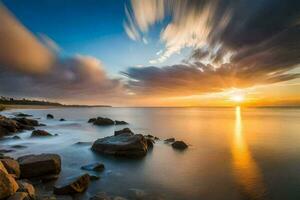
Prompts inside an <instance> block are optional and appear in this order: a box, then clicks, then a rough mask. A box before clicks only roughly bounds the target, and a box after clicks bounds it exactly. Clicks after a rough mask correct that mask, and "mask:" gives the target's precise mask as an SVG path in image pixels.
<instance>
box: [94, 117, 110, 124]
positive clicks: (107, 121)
mask: <svg viewBox="0 0 300 200" xmlns="http://www.w3.org/2000/svg"><path fill="white" fill-rule="evenodd" d="M93 124H94V125H97V126H110V125H114V124H115V122H114V121H113V120H112V119H109V118H103V117H98V118H97V119H96V120H95V121H94V122H93Z"/></svg>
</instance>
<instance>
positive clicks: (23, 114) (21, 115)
mask: <svg viewBox="0 0 300 200" xmlns="http://www.w3.org/2000/svg"><path fill="white" fill-rule="evenodd" d="M15 116H16V117H32V115H28V114H25V113H18V114H16V115H15Z"/></svg>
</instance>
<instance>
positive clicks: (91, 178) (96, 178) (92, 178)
mask: <svg viewBox="0 0 300 200" xmlns="http://www.w3.org/2000/svg"><path fill="white" fill-rule="evenodd" d="M89 176H90V180H91V181H97V180H99V179H100V177H99V176H95V175H91V174H89Z"/></svg>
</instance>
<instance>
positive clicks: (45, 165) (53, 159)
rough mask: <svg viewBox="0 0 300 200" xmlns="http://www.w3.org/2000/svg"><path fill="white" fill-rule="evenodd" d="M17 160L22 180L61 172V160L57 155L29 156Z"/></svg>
mask: <svg viewBox="0 0 300 200" xmlns="http://www.w3.org/2000/svg"><path fill="white" fill-rule="evenodd" d="M17 160H18V162H19V164H20V169H21V177H22V178H32V177H40V176H46V175H53V174H59V173H60V170H61V159H60V156H59V155H57V154H39V155H27V156H22V157H20V158H18V159H17Z"/></svg>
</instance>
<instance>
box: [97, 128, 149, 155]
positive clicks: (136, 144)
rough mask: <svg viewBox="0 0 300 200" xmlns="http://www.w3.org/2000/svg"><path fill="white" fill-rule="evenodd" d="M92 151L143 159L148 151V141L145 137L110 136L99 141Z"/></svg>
mask: <svg viewBox="0 0 300 200" xmlns="http://www.w3.org/2000/svg"><path fill="white" fill-rule="evenodd" d="M92 150H93V151H96V152H98V153H103V154H110V155H115V156H125V157H142V156H145V155H146V153H147V151H148V145H147V141H146V139H145V138H144V136H143V135H141V134H137V135H130V136H129V135H126V134H121V135H117V136H109V137H105V138H102V139H98V140H96V141H95V142H94V144H93V145H92Z"/></svg>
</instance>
